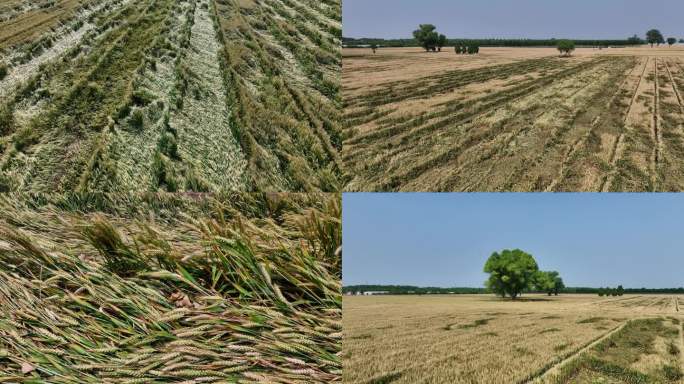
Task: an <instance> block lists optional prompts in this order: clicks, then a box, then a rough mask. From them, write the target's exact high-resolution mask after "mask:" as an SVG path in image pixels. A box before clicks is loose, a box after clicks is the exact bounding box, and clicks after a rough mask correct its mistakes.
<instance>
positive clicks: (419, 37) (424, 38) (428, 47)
mask: <svg viewBox="0 0 684 384" xmlns="http://www.w3.org/2000/svg"><path fill="white" fill-rule="evenodd" d="M436 29H437V27H435V26H434V25H432V24H420V25H419V26H418V29H416V30H415V31H413V37H414V38H415V39H416V41H418V44H420V46H421V47H423V49H425V51H426V52H429V51H434V50H435V49H436V47H437V43H438V41H439V34H438V33H437V32H436V31H435V30H436Z"/></svg>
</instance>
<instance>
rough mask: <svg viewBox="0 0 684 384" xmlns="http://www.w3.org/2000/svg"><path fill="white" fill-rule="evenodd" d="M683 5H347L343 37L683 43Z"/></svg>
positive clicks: (567, 0) (396, 1)
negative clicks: (661, 39)
mask: <svg viewBox="0 0 684 384" xmlns="http://www.w3.org/2000/svg"><path fill="white" fill-rule="evenodd" d="M682 17H684V1H682V0H420V1H418V0H344V1H343V2H342V23H343V35H344V36H345V37H356V38H360V37H375V38H386V39H391V38H409V37H411V32H412V31H413V30H414V29H416V27H417V26H418V24H426V23H429V24H434V25H436V26H437V29H438V31H440V32H442V33H444V34H445V35H447V37H450V38H488V37H502V38H553V37H555V38H574V39H625V38H627V37H629V36H632V35H634V34H635V33H636V34H638V35H639V36H641V37H642V38H644V35H645V33H646V31H647V30H649V29H651V28H658V29H660V31H661V32H662V33H663V34H664V35H665V37H666V38H667V37H669V36H672V37H677V38H680V37H682V38H684V23H682Z"/></svg>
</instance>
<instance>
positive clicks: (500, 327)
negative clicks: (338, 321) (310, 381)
mask: <svg viewBox="0 0 684 384" xmlns="http://www.w3.org/2000/svg"><path fill="white" fill-rule="evenodd" d="M681 300H682V297H677V296H674V295H626V296H624V297H620V298H616V297H598V296H595V295H561V296H551V297H549V296H546V295H524V296H522V297H521V298H520V300H516V301H511V300H510V299H509V300H502V299H500V298H496V297H494V296H489V295H434V296H369V297H355V296H351V297H344V299H343V311H344V312H343V326H344V340H343V355H342V360H343V364H344V367H345V369H344V373H343V376H344V382H345V383H347V382H348V383H369V384H370V383H397V384H398V383H452V384H459V383H479V384H495V383H520V384H523V383H525V384H526V383H532V382H535V383H540V382H543V383H563V384H566V383H599V382H600V383H627V382H629V383H636V382H639V383H655V382H658V383H680V382H681V381H679V380H680V379H681V376H680V377H678V378H676V379H672V377H674V376H676V374H675V373H676V372H681V360H680V352H679V351H681V350H682V344H681V343H682V342H681V336H680V333H679V332H680V329H681V325H680V316H679V311H678V308H679V305H678V304H679V302H681ZM635 330H636V331H635ZM635 343H640V344H635ZM675 348H676V351H675ZM615 366H618V367H622V368H624V369H623V370H622V371H621V372H623V373H624V372H627V374H629V375H632V376H630V377H638V378H641V379H642V380H644V378H645V381H629V380H628V379H625V377H627V376H620V377H617V376H615V375H614V374H613V373H610V372H615V369H613V370H612V371H611V369H610V367H615ZM665 366H669V368H663V367H665ZM606 367H608V368H606ZM616 369H617V368H616ZM666 371H667V372H666ZM606 372H608V373H606ZM618 376H619V375H618Z"/></svg>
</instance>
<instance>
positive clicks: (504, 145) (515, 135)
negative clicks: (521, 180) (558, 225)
mask: <svg viewBox="0 0 684 384" xmlns="http://www.w3.org/2000/svg"><path fill="white" fill-rule="evenodd" d="M591 85H592V83H591V82H587V83H586V84H585V85H583V86H582V87H580V88H579V89H576V90H575V91H573V92H572V93H571V94H570V95H568V96H567V99H571V98H572V97H574V96H575V95H576V94H578V93H580V92H582V91H584V90H585V89H587V88H589V87H590V86H591ZM547 112H548V111H544V112H541V113H539V114H537V115H536V116H535V117H534V118H532V121H537V120H538V119H539V118H541V117H542V116H543V115H544V114H546V113H547ZM578 114H579V111H578ZM571 120H572V119H571ZM529 129H530V127H529V126H524V127H523V128H521V129H519V130H517V131H515V132H513V133H512V134H511V135H510V137H508V138H507V139H506V140H505V141H504V142H503V143H502V144H501V145H500V146H498V147H497V148H494V149H493V150H492V151H491V152H489V153H488V154H486V155H483V157H486V158H493V157H495V156H497V157H499V158H500V157H501V151H502V150H503V149H505V148H507V147H508V146H509V145H510V144H511V143H512V142H513V141H514V140H515V139H516V138H518V137H519V136H520V135H521V134H523V133H524V132H527V131H529ZM483 144H486V143H483ZM480 161H481V159H480V158H478V159H476V160H472V161H469V162H467V163H464V164H463V165H461V166H460V167H459V168H458V169H457V171H456V172H455V173H454V174H453V175H458V174H459V173H461V172H462V171H463V170H464V169H465V168H467V167H468V166H469V165H471V164H473V163H478V162H480ZM496 167H497V163H496V162H493V163H492V165H491V166H490V167H489V168H488V169H487V172H485V173H484V175H482V176H480V177H479V178H477V179H476V180H475V181H474V182H472V183H470V184H468V185H467V186H465V187H463V188H461V190H460V192H469V191H470V192H472V188H475V186H477V185H478V184H480V183H482V182H483V181H484V180H486V179H487V178H488V177H489V176H490V175H491V173H492V171H494V169H495V168H496ZM519 176H520V175H518V174H517V173H511V175H510V177H509V178H508V179H507V180H506V182H505V183H504V185H506V184H508V183H509V182H510V180H511V179H513V178H518V177H519Z"/></svg>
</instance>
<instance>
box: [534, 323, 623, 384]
mask: <svg viewBox="0 0 684 384" xmlns="http://www.w3.org/2000/svg"><path fill="white" fill-rule="evenodd" d="M631 320H635V319H630V320H628V321H625V322H624V323H622V324H620V325H618V326H617V327H615V328H613V329H612V330H610V331H608V332H607V333H605V334H604V335H603V336H601V337H599V338H598V339H596V340H594V341H592V342H590V343H589V344H587V345H585V346H584V347H582V348H581V349H580V350H578V351H577V352H575V353H573V354H571V355H569V356H567V357H565V358H564V359H562V360H561V361H559V362H558V363H556V364H554V365H552V366H551V367H549V368H548V369H547V370H546V371H544V372H542V373H540V374H539V375H537V376H536V378H534V379H532V380H528V381H525V382H524V383H526V384H541V383H544V382H545V380H546V379H547V378H549V377H550V376H551V375H556V374H558V372H559V370H560V369H561V368H562V367H563V366H564V365H565V364H567V363H569V362H570V361H572V360H574V359H575V358H577V357H578V356H580V355H581V354H582V353H584V352H586V351H588V350H589V349H591V348H593V347H595V346H596V345H598V344H599V343H600V342H602V341H603V340H605V339H607V338H609V337H610V336H612V335H614V334H615V333H616V332H618V331H620V330H621V329H622V328H624V327H625V325H627V323H628V322H629V321H631Z"/></svg>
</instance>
